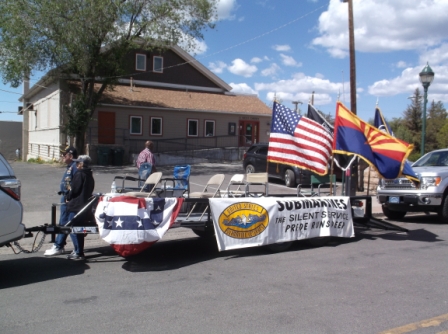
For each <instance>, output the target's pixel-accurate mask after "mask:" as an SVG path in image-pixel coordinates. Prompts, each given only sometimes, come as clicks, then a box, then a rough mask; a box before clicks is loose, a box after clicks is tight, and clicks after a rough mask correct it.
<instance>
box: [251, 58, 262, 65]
mask: <svg viewBox="0 0 448 334" xmlns="http://www.w3.org/2000/svg"><path fill="white" fill-rule="evenodd" d="M262 61H263V59H261V58H259V57H253V58H252V59H251V60H250V62H251V63H253V64H258V63H261V62H262Z"/></svg>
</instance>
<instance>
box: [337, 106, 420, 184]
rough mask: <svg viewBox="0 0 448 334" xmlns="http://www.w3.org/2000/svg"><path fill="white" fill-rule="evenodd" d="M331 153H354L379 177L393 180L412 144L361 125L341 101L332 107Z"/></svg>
mask: <svg viewBox="0 0 448 334" xmlns="http://www.w3.org/2000/svg"><path fill="white" fill-rule="evenodd" d="M334 130H335V131H334V141H333V152H334V153H340V154H348V155H351V154H355V155H357V156H359V157H360V158H361V159H363V160H365V161H366V162H367V163H368V164H369V165H371V166H373V167H374V168H375V169H376V170H377V171H378V173H379V174H380V175H381V177H383V178H386V179H395V178H397V177H398V176H400V175H402V170H403V165H404V163H405V162H406V159H407V157H408V156H409V154H410V153H411V152H412V149H413V145H411V144H408V143H406V142H403V141H401V140H399V139H397V138H395V137H392V136H390V135H388V134H385V133H384V132H382V131H380V130H379V129H377V128H375V127H374V126H372V125H370V124H368V123H366V122H364V121H363V120H361V119H360V118H358V117H357V116H356V115H355V114H353V113H352V112H351V111H350V110H348V109H347V108H346V107H345V106H344V105H343V104H342V103H341V102H338V103H337V104H336V121H335V126H334Z"/></svg>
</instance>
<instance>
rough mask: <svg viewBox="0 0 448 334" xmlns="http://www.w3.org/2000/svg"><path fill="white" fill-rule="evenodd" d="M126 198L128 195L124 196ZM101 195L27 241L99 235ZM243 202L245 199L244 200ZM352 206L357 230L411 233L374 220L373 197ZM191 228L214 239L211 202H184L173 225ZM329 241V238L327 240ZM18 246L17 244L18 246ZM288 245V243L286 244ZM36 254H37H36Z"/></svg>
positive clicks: (362, 198) (352, 199)
mask: <svg viewBox="0 0 448 334" xmlns="http://www.w3.org/2000/svg"><path fill="white" fill-rule="evenodd" d="M123 195H125V194H123ZM101 196H102V194H100V193H98V194H95V195H94V196H93V197H92V198H91V201H90V202H89V204H88V205H86V206H85V207H84V208H83V210H82V212H80V214H78V215H76V216H75V218H74V219H73V220H72V221H70V222H69V223H68V224H67V225H66V226H59V225H57V222H56V217H57V211H56V210H57V207H58V206H60V204H53V205H52V207H51V223H50V224H45V225H40V226H35V227H30V228H26V235H25V237H33V232H42V233H44V234H50V235H51V240H52V242H54V240H55V236H56V234H59V233H64V234H69V233H83V234H98V233H99V229H98V226H97V224H96V221H95V217H94V215H93V212H94V209H95V208H96V206H97V204H98V201H99V198H100V197H101ZM268 197H275V198H284V197H291V195H285V194H270V195H269V196H268ZM241 199H244V197H241ZM350 203H351V205H352V208H353V207H362V208H363V211H364V216H362V217H360V216H357V215H353V225H354V227H355V228H358V229H383V230H393V231H399V232H408V230H407V229H405V228H402V227H400V226H397V225H394V224H391V223H389V222H386V221H384V220H382V219H378V218H375V217H373V215H372V197H371V196H351V197H350ZM193 205H195V206H196V210H195V212H193V213H189V211H190V209H191V207H192V206H193ZM179 227H184V228H189V229H191V230H192V231H193V232H194V233H195V234H196V235H198V236H200V237H213V236H214V234H215V230H214V224H213V220H212V215H211V210H210V204H209V199H206V198H184V199H183V205H182V209H181V210H180V212H179V214H178V215H177V218H176V220H175V221H174V223H173V224H172V225H171V227H170V229H172V228H179ZM326 239H329V238H326ZM15 244H16V245H17V246H19V245H18V243H15ZM285 244H286V243H285ZM280 245H281V244H280ZM284 246H285V247H283V248H282V247H279V244H272V248H273V249H274V250H277V251H279V250H284V249H286V248H288V247H286V245H284ZM36 251H37V250H36Z"/></svg>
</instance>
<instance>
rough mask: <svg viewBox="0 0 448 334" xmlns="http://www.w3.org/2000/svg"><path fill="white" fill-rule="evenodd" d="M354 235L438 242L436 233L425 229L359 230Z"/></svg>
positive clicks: (369, 237) (364, 237) (373, 238)
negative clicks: (401, 230) (404, 230)
mask: <svg viewBox="0 0 448 334" xmlns="http://www.w3.org/2000/svg"><path fill="white" fill-rule="evenodd" d="M356 237H357V238H360V239H366V240H376V239H384V240H391V241H420V242H438V241H444V240H443V239H439V236H438V235H437V234H434V233H432V232H429V231H427V230H425V229H416V230H409V231H408V232H407V233H406V232H397V231H386V230H384V231H383V230H360V231H357V232H356Z"/></svg>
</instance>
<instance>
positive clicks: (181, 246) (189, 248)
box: [122, 238, 356, 272]
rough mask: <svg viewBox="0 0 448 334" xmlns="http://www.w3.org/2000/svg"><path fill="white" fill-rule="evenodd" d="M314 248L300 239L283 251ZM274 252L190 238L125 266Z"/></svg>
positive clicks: (158, 267) (163, 267)
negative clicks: (220, 247)
mask: <svg viewBox="0 0 448 334" xmlns="http://www.w3.org/2000/svg"><path fill="white" fill-rule="evenodd" d="M336 239H337V240H336ZM352 241H356V240H354V239H350V238H333V239H332V240H331V241H330V242H329V243H328V244H327V245H326V246H323V247H337V246H339V245H342V244H345V243H349V242H352ZM312 248H316V247H313V246H312V245H310V244H309V243H308V242H307V240H298V241H295V242H294V243H293V244H292V246H291V248H289V249H288V250H286V251H284V252H283V253H288V252H296V251H302V250H303V251H305V250H310V249H312ZM272 253H273V252H271V251H270V250H269V248H268V247H249V248H242V249H235V250H229V251H223V252H219V251H218V248H217V245H216V241H215V240H213V239H209V240H207V239H202V238H188V239H182V240H173V241H165V242H161V243H157V244H155V245H154V246H152V247H151V248H149V249H147V250H146V251H144V252H142V253H140V254H138V255H136V256H133V257H129V258H126V262H125V263H124V264H123V266H122V268H123V269H124V270H127V271H130V272H148V271H169V270H175V269H179V268H183V267H187V266H190V265H193V264H196V263H200V262H205V261H209V260H213V259H216V258H225V260H232V259H236V258H245V257H254V256H270V255H272Z"/></svg>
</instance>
